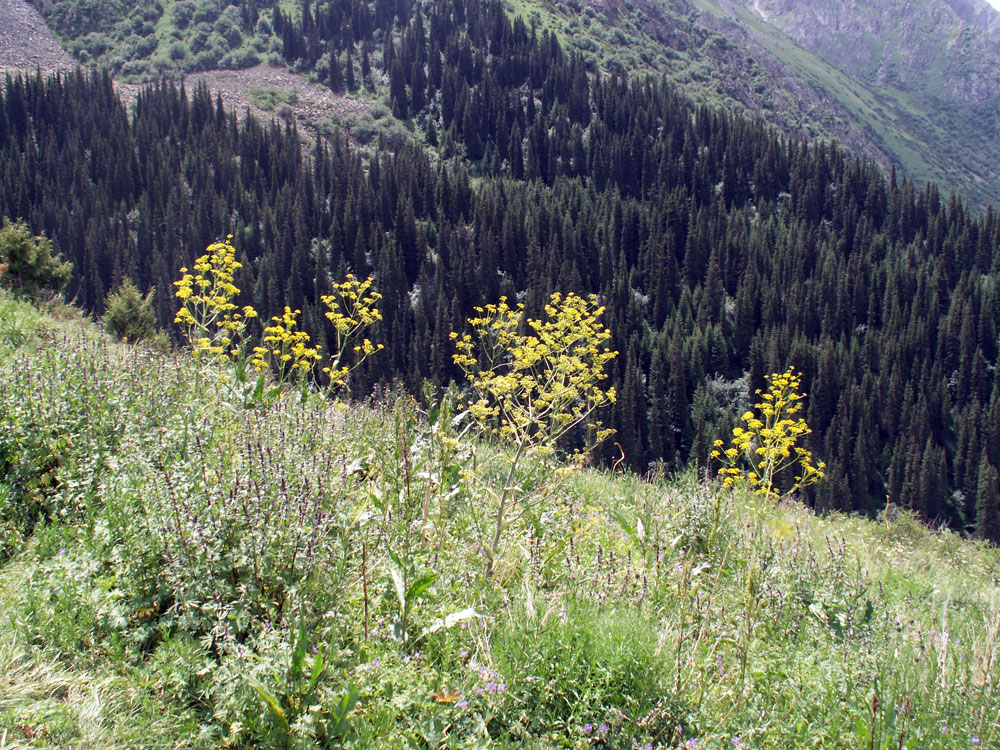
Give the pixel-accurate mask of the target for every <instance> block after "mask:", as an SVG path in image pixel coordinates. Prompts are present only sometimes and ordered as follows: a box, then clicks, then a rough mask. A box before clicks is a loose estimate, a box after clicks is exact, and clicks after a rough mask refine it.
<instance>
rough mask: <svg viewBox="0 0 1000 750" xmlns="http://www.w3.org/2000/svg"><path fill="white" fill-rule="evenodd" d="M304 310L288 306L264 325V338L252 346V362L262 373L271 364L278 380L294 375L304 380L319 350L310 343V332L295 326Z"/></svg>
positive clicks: (285, 379) (257, 370)
mask: <svg viewBox="0 0 1000 750" xmlns="http://www.w3.org/2000/svg"><path fill="white" fill-rule="evenodd" d="M301 314H302V311H301V310H292V308H290V307H288V306H287V305H286V306H285V312H284V313H283V314H282V315H280V316H279V315H275V316H274V317H272V318H271V325H269V326H266V327H265V328H264V338H263V339H262V340H261V343H260V344H259V345H258V346H255V347H254V348H253V359H252V360H250V364H251V365H253V368H254V370H255V371H256V372H258V373H262V372H265V371H266V370H268V369H269V368H270V367H271V366H272V365H273V366H274V367H275V369H276V370H277V373H278V382H279V383H284V382H285V381H287V380H289V379H291V378H297V379H298V380H304V379H305V378H306V377H307V376H308V375H309V373H310V371H311V370H312V367H313V365H314V364H315V363H316V362H317V361H319V359H320V356H319V350H318V349H317V348H316V347H314V346H310V345H309V334H308V333H306V332H305V331H302V330H296V326H297V324H298V321H297V319H298V316H299V315H301Z"/></svg>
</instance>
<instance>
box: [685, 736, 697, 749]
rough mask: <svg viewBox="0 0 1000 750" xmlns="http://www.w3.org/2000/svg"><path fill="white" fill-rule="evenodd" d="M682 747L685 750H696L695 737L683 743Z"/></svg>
mask: <svg viewBox="0 0 1000 750" xmlns="http://www.w3.org/2000/svg"><path fill="white" fill-rule="evenodd" d="M684 747H685V750H696V748H697V747H698V739H697V738H696V737H692V738H691V739H689V740H688V741H687V742H685V743H684Z"/></svg>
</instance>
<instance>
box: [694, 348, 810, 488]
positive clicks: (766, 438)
mask: <svg viewBox="0 0 1000 750" xmlns="http://www.w3.org/2000/svg"><path fill="white" fill-rule="evenodd" d="M767 380H768V382H769V383H770V388H769V389H768V392H767V393H761V391H760V390H758V391H757V395H758V396H760V397H761V399H762V400H761V401H760V402H759V403H757V404H754V408H756V409H757V410H758V412H759V414H755V413H754V412H752V411H748V412H746V413H745V414H744V415H743V417H742V422H743V424H744V426H743V427H735V428H734V429H733V439H732V445H731V446H730V447H729V448H725V449H723V445H724V442H723V441H722V440H716V441H715V449H714V450H713V451H712V453H711V457H712V458H714V459H717V460H718V461H719V462H721V463H722V468H721V469H719V476H720V477H722V484H723V486H724V487H727V488H730V487H739V486H746V487H749V488H750V489H751V490H753V492H754V494H756V495H760V496H761V497H766V498H768V499H771V500H779V499H781V498H782V497H786V496H788V495H792V494H795V493H796V492H798V491H799V490H801V489H803V488H804V487H808V486H809V485H812V484H815V483H816V482H818V481H819V480H820V479H822V478H823V469H825V468H826V464H825V463H823V462H822V461H820V462H819V464H814V463H813V455H812V453H811V452H810V451H809V450H808V449H806V448H803V447H802V446H801V445H799V444H798V443H799V442H800V441H801V439H802V438H804V437H805V436H806V435H808V434H809V433H811V432H812V430H811V429H810V428H809V426H808V425H807V424H806V421H805V420H804V419H802V418H801V417H796V416H795V415H796V414H798V413H799V412H800V411H801V410H802V404H803V399H805V394H804V393H801V394H800V393H799V392H798V390H799V387H800V385H801V382H802V378H801V377H800V376H799V375H798V374H796V372H795V368H793V367H789V368H788V369H787V370H786V371H785V372H783V373H777V372H776V373H774V374H772V375H769V376H767ZM796 466H797V467H798V470H799V471H800V472H801V473H800V474H798V475H797V476H795V478H794V481H793V482H792V483H791V485H789V486H787V488H786V489H784V490H783V491H782V490H781V489H780V488H779V484H778V478H779V476H780V475H781V474H782V473H783V472H784V471H785V470H786V469H792V468H793V467H796Z"/></svg>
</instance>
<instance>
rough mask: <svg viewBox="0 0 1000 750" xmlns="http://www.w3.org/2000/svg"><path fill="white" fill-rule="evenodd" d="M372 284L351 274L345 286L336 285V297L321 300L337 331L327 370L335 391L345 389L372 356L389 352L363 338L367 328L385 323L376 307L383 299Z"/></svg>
mask: <svg viewBox="0 0 1000 750" xmlns="http://www.w3.org/2000/svg"><path fill="white" fill-rule="evenodd" d="M372 284H373V282H372V277H371V276H369V277H368V278H367V279H365V280H364V281H361V280H359V279H357V278H356V277H355V276H354V274H350V273H349V274H347V276H346V277H344V281H343V282H341V283H339V284H334V285H333V294H326V295H323V297H322V298H321V299H322V300H323V304H324V305H326V307H327V312H326V318H327V320H329V321H330V323H332V324H333V329H334V345H333V348H332V350H331V355H330V364H329V366H328V367H324V368H323V372H324V374H326V376H327V377H328V378H329V379H330V384H329V388H330V390H331V391H338V390H340V389H341V388H343V387H344V385H346V383H347V378H348V376H349V375H350V374H351V372H352V371H353V370H355V369H356V368H357V367H358V366H359V365H360V364H361V363H362V362H364V361H365V359H367V358H368V357H369V356H370V355H372V354H374V353H375V352H378V351H381V350H382V349H384V348H385V345H384V344H373V343H372V342H371V340H370V339H368V338H365V337H364V336H363V335H362V334H363V333H364V331H365V329H366V328H369V327H371V326H373V325H374V324H375V323H377V322H379V321H380V320H382V313H381V312H379V309H378V307H376V305H377V304H378V301H379V300H380V299H382V295H381V294H379V293H378V292H376V291H375V289H374V288H373V286H372ZM349 353H350V354H352V355H353V361H352V363H351V364H350V365H348V364H347V359H348V356H349Z"/></svg>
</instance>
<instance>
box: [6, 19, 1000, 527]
mask: <svg viewBox="0 0 1000 750" xmlns="http://www.w3.org/2000/svg"><path fill="white" fill-rule="evenodd" d="M255 7H256V6H255ZM248 23H249V21H248ZM274 25H275V31H276V32H278V31H279V29H278V26H279V25H280V26H281V29H280V33H281V35H282V38H283V41H284V55H285V58H286V60H287V61H288V62H289V63H290V64H296V65H299V66H301V67H303V68H310V67H313V66H315V65H316V63H317V61H319V60H320V58H321V57H323V56H324V55H326V59H329V60H330V61H331V62H330V64H329V65H328V66H327V69H326V70H324V71H317V72H319V73H320V74H321V75H322V77H323V78H324V79H325V80H326V81H327V83H328V85H329V86H330V87H331V88H332V89H335V90H338V91H340V90H348V91H350V90H355V89H358V88H361V87H364V86H367V85H369V83H370V82H371V81H372V80H374V79H376V78H379V77H382V79H383V80H385V81H387V82H388V87H389V91H390V97H391V105H392V108H393V111H394V114H395V115H396V116H397V117H398V118H400V119H401V120H404V121H407V122H408V123H410V124H412V126H413V128H414V131H415V133H416V136H417V137H415V138H414V140H413V142H412V143H411V144H409V145H405V146H402V147H396V148H394V149H390V148H389V147H388V144H384V143H383V144H380V145H379V147H378V148H376V150H375V152H374V155H373V156H371V157H370V158H369V157H368V155H367V154H365V153H363V152H361V151H360V150H358V149H357V148H355V147H354V146H353V145H352V144H351V142H350V140H349V138H348V137H347V136H346V135H336V136H334V137H332V138H324V137H322V136H316V137H315V138H314V139H313V140H311V141H310V143H311V144H312V145H310V146H309V147H308V148H304V147H302V146H301V144H302V141H303V139H302V138H301V137H300V135H301V134H300V133H299V132H297V131H296V129H295V126H294V125H291V124H287V123H278V122H271V123H262V122H260V121H258V120H255V119H253V118H251V117H246V118H238V117H237V114H236V113H233V112H229V111H226V110H225V109H224V108H223V107H222V104H221V101H219V100H213V99H212V96H211V94H210V93H209V92H208V90H207V89H206V88H204V87H199V88H196V89H194V90H190V89H185V88H184V87H183V86H182V85H180V84H177V83H173V82H163V83H160V84H157V85H154V86H151V87H149V88H147V89H145V90H143V91H142V92H141V93H140V94H139V96H138V99H137V100H136V102H135V105H134V111H130V110H129V109H127V108H126V106H125V105H124V104H123V103H122V102H121V101H120V99H119V98H118V96H117V94H116V93H115V92H114V90H113V87H112V83H111V80H110V78H109V77H107V76H106V75H103V74H99V73H95V74H90V73H82V72H77V73H74V74H69V75H64V76H62V77H59V78H47V79H46V78H42V77H40V76H31V77H28V78H23V77H10V76H8V77H7V78H6V80H5V81H4V85H3V87H2V92H0V94H2V99H0V215H5V216H8V217H10V218H12V219H13V218H23V219H24V220H25V221H27V222H28V224H29V225H30V227H31V229H32V231H34V232H36V233H42V234H45V235H47V236H49V237H51V238H52V240H53V243H54V246H55V248H56V249H57V250H58V251H59V252H60V253H61V254H62V256H63V257H64V258H65V259H67V260H70V261H71V262H72V264H73V268H74V271H73V277H72V279H71V281H70V284H69V286H68V288H67V292H66V294H67V296H68V297H69V298H70V299H73V300H75V301H76V302H77V303H78V304H80V305H81V306H83V307H85V308H86V309H87V310H89V311H92V312H94V313H101V312H102V311H103V305H104V300H105V297H106V295H107V294H108V292H110V291H112V290H114V289H116V288H117V287H118V286H119V285H120V284H121V283H122V281H123V280H125V279H126V278H128V279H131V280H132V281H133V282H134V283H135V284H136V285H137V286H138V288H139V289H140V290H143V291H144V290H147V289H150V288H155V290H156V293H155V297H154V304H155V305H156V309H157V315H158V318H159V323H160V324H161V325H162V326H163V327H165V328H166V327H169V326H170V325H171V321H172V320H173V316H174V313H175V311H176V302H175V300H174V298H173V287H172V282H173V281H175V280H176V279H177V277H178V269H179V268H180V267H181V266H185V265H189V264H190V263H191V261H192V259H193V258H194V257H195V256H196V255H198V254H200V253H201V252H202V251H203V249H204V248H205V246H206V245H207V244H208V243H210V242H212V241H214V240H215V239H217V238H220V237H224V236H226V235H227V234H232V235H233V243H234V244H235V246H236V247H237V248H238V250H239V252H240V253H241V255H242V256H243V257H242V260H243V261H244V267H243V268H242V269H241V274H242V277H241V278H239V279H238V282H237V285H238V286H239V287H240V288H242V289H244V290H245V295H246V297H247V299H246V300H245V301H246V303H248V304H253V305H254V306H256V307H257V309H258V310H260V311H261V312H262V315H263V314H266V315H268V316H270V315H273V314H275V313H278V312H280V310H281V309H283V307H284V305H290V306H291V307H293V308H297V309H301V310H302V311H303V318H304V328H305V329H306V330H307V331H308V332H309V333H310V335H311V336H312V337H313V339H314V340H319V341H322V340H323V338H322V337H323V336H325V335H328V329H327V328H326V327H324V325H323V324H322V317H323V313H322V311H321V306H320V296H321V295H323V294H326V293H328V290H329V288H330V284H331V281H333V280H337V279H339V278H342V277H343V276H344V274H346V273H348V272H352V273H354V274H355V275H357V276H359V277H362V278H363V277H366V276H368V275H372V276H373V277H374V279H375V284H376V286H377V288H378V290H379V291H380V292H381V293H382V295H383V300H382V312H383V316H384V320H383V321H382V323H381V325H380V330H377V331H375V332H374V333H373V336H378V337H379V340H380V341H384V342H385V345H386V348H385V350H384V351H383V352H381V353H379V354H378V356H373V357H371V358H370V359H369V360H368V361H367V362H366V363H365V364H364V366H363V367H361V368H360V369H359V370H358V371H357V377H355V379H354V381H353V382H352V391H353V394H354V395H355V396H356V397H364V396H366V395H368V394H370V393H371V392H372V391H373V389H375V388H377V387H385V386H400V387H403V388H405V389H408V390H411V391H413V392H418V391H420V389H421V387H422V384H423V383H424V381H425V380H429V381H431V382H433V383H434V384H435V385H437V386H439V387H444V386H446V385H447V384H448V383H449V382H450V381H452V380H454V381H459V382H460V381H461V380H462V378H461V372H460V371H458V370H457V369H456V368H455V366H454V365H453V363H452V354H453V353H454V344H453V343H452V342H451V341H450V340H449V334H450V332H451V331H459V330H462V329H463V327H464V324H465V320H466V319H467V318H468V317H469V315H470V314H471V313H472V311H473V308H474V307H475V306H476V305H480V304H483V303H487V302H492V301H495V300H496V299H498V298H499V297H500V296H501V295H506V296H508V297H509V298H511V299H515V298H516V299H519V300H521V301H523V302H524V303H525V305H526V307H527V310H528V312H529V313H530V314H532V315H537V314H538V312H539V310H540V308H541V307H542V305H543V304H544V302H545V301H546V300H547V299H548V297H549V295H550V294H551V293H552V292H553V291H563V292H568V291H575V292H578V293H581V294H582V293H595V294H597V295H599V297H600V299H601V301H602V302H603V303H604V304H605V305H606V306H607V313H606V315H605V318H604V322H605V324H606V325H607V327H608V328H609V329H610V331H611V332H612V334H613V340H612V342H611V346H612V348H613V349H615V350H617V351H618V352H620V356H619V357H618V358H617V359H615V360H614V362H613V364H612V366H611V368H612V375H611V383H610V384H611V385H614V386H615V388H616V389H617V392H618V401H617V403H616V404H615V405H614V407H612V408H610V409H609V411H608V412H607V413H606V414H605V415H604V416H603V419H604V421H605V423H606V424H607V425H609V426H611V427H613V428H615V429H616V430H617V434H616V435H615V437H614V441H616V442H617V443H618V444H619V445H620V450H621V452H622V453H623V454H624V457H625V459H624V460H625V462H627V464H628V465H629V466H630V467H631V468H632V469H634V470H635V471H637V472H640V473H644V472H646V471H648V470H650V469H651V468H657V469H659V470H664V471H673V470H677V469H680V468H682V467H684V466H687V465H689V464H692V463H693V464H697V465H698V466H699V467H702V468H709V467H708V466H707V456H708V453H709V451H710V449H711V446H712V442H713V441H714V440H715V438H716V437H721V436H723V435H725V434H727V433H728V432H729V431H730V430H731V428H732V426H733V425H734V424H735V422H736V420H737V418H738V416H739V415H740V414H741V413H742V412H743V411H745V409H746V407H747V405H748V404H749V403H750V402H751V401H752V400H753V396H752V394H753V393H754V391H755V389H758V388H763V387H764V385H765V380H764V377H765V375H767V374H769V373H772V372H779V371H782V370H784V369H785V368H786V367H787V366H789V365H793V366H794V367H795V368H797V369H798V370H799V371H801V373H802V374H803V385H804V387H805V390H806V392H807V393H808V394H809V398H808V402H807V404H808V406H807V410H806V413H805V417H806V419H807V421H808V423H809V425H810V426H811V427H812V429H813V433H812V435H810V439H811V445H810V448H811V449H812V450H813V451H814V453H815V455H816V456H817V458H819V459H821V460H823V461H825V462H826V463H827V465H828V471H827V477H826V479H825V480H824V481H823V482H821V483H820V484H819V485H817V486H816V487H815V488H813V493H812V495H813V496H812V497H811V498H810V500H811V502H812V503H813V504H814V505H815V507H816V508H817V510H831V509H836V510H844V511H857V512H862V513H870V512H874V511H876V510H879V509H881V508H883V507H884V506H885V504H886V502H887V499H889V500H891V501H892V502H893V503H896V504H898V505H901V506H904V507H907V508H912V509H914V510H915V511H917V512H919V513H920V514H921V515H922V516H923V517H924V518H925V519H926V520H928V521H930V522H947V523H948V524H950V525H951V526H952V527H954V528H957V529H968V530H975V529H979V530H980V531H982V530H983V529H994V528H998V527H1000V523H998V522H997V518H996V517H997V516H998V515H1000V508H998V506H997V492H996V488H995V487H994V486H992V484H991V482H989V481H987V482H980V478H981V477H995V476H996V474H995V472H996V470H997V467H1000V368H998V367H997V364H998V331H997V322H996V321H997V320H998V316H1000V290H998V288H997V280H998V276H997V274H998V272H1000V217H998V216H997V215H996V214H995V213H994V212H993V211H992V210H987V211H986V212H985V213H984V214H980V213H977V212H974V211H972V210H971V209H970V208H969V207H968V206H967V204H966V203H964V202H963V201H962V200H961V199H960V198H959V197H957V196H954V195H953V196H949V197H942V196H941V195H939V193H938V190H937V189H936V188H935V186H934V185H929V186H927V187H923V188H918V187H916V186H915V185H914V184H913V183H912V182H910V181H909V180H907V179H905V178H903V177H901V176H899V175H896V174H891V175H888V176H887V175H885V174H884V173H883V172H882V171H881V169H880V168H879V167H878V166H876V165H874V164H872V163H867V162H864V161H860V160H858V159H856V158H854V157H852V156H850V155H848V154H846V153H844V152H843V151H841V150H840V149H838V148H837V147H835V146H834V145H831V144H827V143H821V142H818V143H802V142H797V141H791V140H788V139H785V138H782V137H781V136H779V135H778V134H776V133H775V132H773V131H771V130H769V129H768V128H766V127H764V126H762V125H759V124H757V123H754V122H752V121H750V120H747V119H743V118H741V117H736V116H732V115H730V114H727V113H725V112H721V111H714V110H709V109H705V108H695V107H693V106H692V105H691V104H690V103H689V102H688V101H687V100H686V99H685V98H684V96H683V95H682V93H681V92H679V91H678V90H676V89H674V88H673V87H672V86H671V85H669V84H667V83H666V82H665V81H662V80H657V79H651V78H627V77H624V76H622V75H620V74H618V73H615V74H606V73H604V72H602V71H598V70H588V69H587V67H586V65H585V64H584V63H583V61H582V60H581V59H580V58H578V57H576V56H574V55H572V54H568V53H566V52H565V51H564V50H563V49H562V47H561V45H560V43H559V41H558V39H557V37H556V36H554V35H551V34H548V33H541V32H538V31H537V30H535V29H533V28H531V27H529V26H528V25H527V24H525V23H524V22H523V21H521V20H519V19H512V18H510V17H509V16H508V15H507V14H506V13H505V11H504V10H503V8H502V6H501V5H500V3H499V2H473V1H471V0H470V1H467V2H443V1H441V0H438V1H436V2H433V3H430V4H421V5H420V6H419V7H417V5H416V4H415V3H414V2H412V0H377V1H376V2H374V3H367V2H358V0H332V1H331V2H323V1H322V0H320V1H319V2H316V3H311V2H310V1H309V0H305V2H304V3H303V6H302V13H301V18H300V19H299V20H295V21H293V20H292V19H291V18H284V17H283V16H282V14H281V12H280V10H278V9H277V8H276V9H275V12H274ZM604 451H605V456H604V459H605V460H608V461H613V460H615V459H617V458H618V457H619V455H620V453H619V448H618V447H615V446H614V445H610V444H607V445H605V447H604ZM709 470H711V471H714V469H712V468H709Z"/></svg>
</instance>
